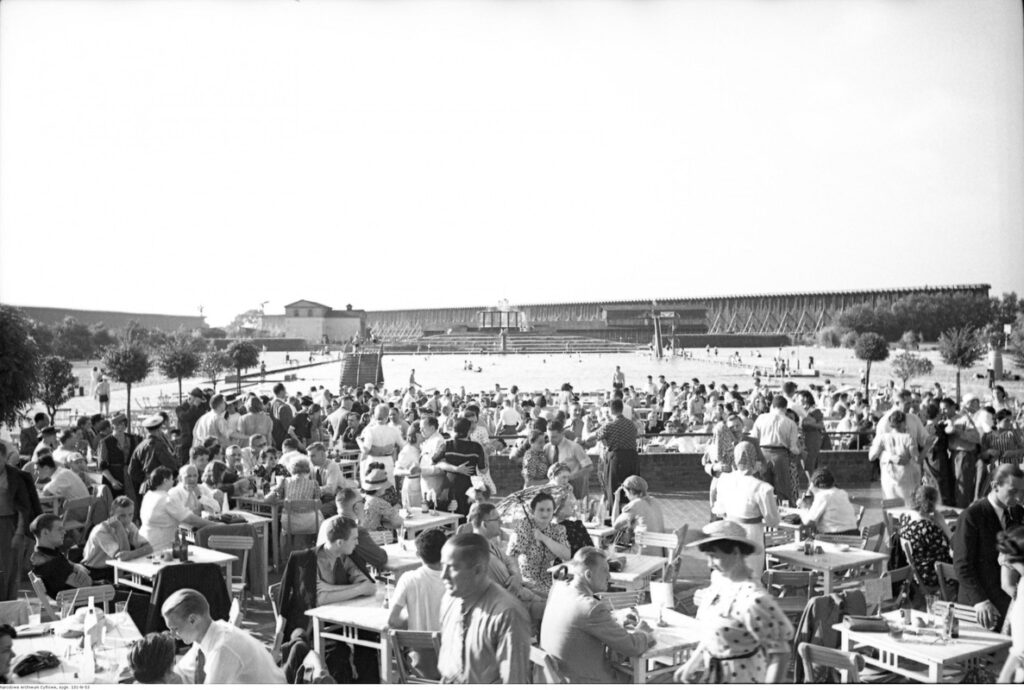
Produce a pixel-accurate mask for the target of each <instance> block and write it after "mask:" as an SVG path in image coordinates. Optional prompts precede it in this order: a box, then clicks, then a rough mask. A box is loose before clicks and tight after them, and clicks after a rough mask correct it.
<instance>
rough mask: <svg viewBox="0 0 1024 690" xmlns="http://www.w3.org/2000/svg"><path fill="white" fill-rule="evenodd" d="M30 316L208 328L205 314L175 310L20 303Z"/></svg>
mask: <svg viewBox="0 0 1024 690" xmlns="http://www.w3.org/2000/svg"><path fill="white" fill-rule="evenodd" d="M18 309H20V310H21V311H23V312H24V313H25V315H26V316H28V317H29V318H30V319H34V320H36V321H38V322H40V323H45V324H47V325H54V324H58V323H60V322H61V321H63V320H64V318H65V317H67V316H70V317H72V318H74V319H75V321H77V322H78V323H80V324H84V325H86V326H91V325H93V324H100V323H101V324H103V326H104V327H106V329H107V330H108V331H118V330H121V329H122V328H124V327H125V326H127V325H128V322H129V321H135V322H137V323H138V324H139V325H140V326H142V327H143V328H156V329H159V330H162V331H166V332H168V333H169V332H171V331H176V330H178V329H179V328H182V327H184V328H185V329H186V330H188V331H194V330H198V329H203V328H206V318H205V317H203V316H181V315H175V314H136V313H133V312H123V311H93V310H91V309H64V308H61V307H18Z"/></svg>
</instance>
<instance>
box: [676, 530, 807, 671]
mask: <svg viewBox="0 0 1024 690" xmlns="http://www.w3.org/2000/svg"><path fill="white" fill-rule="evenodd" d="M702 533H703V537H702V538H701V539H698V540H697V541H694V542H692V543H691V544H690V545H689V546H690V547H695V548H698V549H700V551H701V553H704V554H706V555H707V559H708V566H709V568H710V569H711V572H712V579H711V586H710V587H709V588H708V589H706V590H704V591H703V597H702V598H701V604H700V607H699V608H698V609H697V616H696V617H697V621H698V622H699V623H700V642H699V644H698V646H697V648H696V649H695V650H694V652H693V654H692V655H691V656H690V660H689V661H687V662H686V664H684V665H683V666H682V667H681V668H680V669H679V670H678V671H676V674H675V679H676V681H677V682H686V683H781V682H782V681H783V679H784V677H785V673H786V666H787V664H788V661H789V654H790V645H791V644H792V640H793V625H792V624H791V623H790V622H789V620H788V619H787V618H786V614H784V613H783V612H782V610H781V609H780V608H779V606H778V604H777V603H776V602H775V600H774V599H773V598H772V597H771V595H770V594H768V593H767V592H766V591H765V590H764V588H763V587H762V586H761V583H760V582H759V581H758V580H756V579H755V578H754V577H753V574H752V573H751V572H750V568H749V567H748V566H747V560H746V559H747V557H748V556H750V555H751V554H752V553H754V549H755V548H756V545H755V544H754V543H753V542H752V541H750V539H748V538H747V533H746V531H745V530H744V529H743V526H742V525H740V524H739V523H736V522H733V521H731V520H718V521H716V522H712V523H711V524H709V525H707V526H706V527H704V529H703V530H702Z"/></svg>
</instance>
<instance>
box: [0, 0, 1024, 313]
mask: <svg viewBox="0 0 1024 690" xmlns="http://www.w3.org/2000/svg"><path fill="white" fill-rule="evenodd" d="M1022 54H1024V38H1022V17H1021V3H1020V1H1019V0H949V1H944V0H927V1H918V2H909V1H907V0H880V1H877V2H869V1H867V0H805V1H787V0H705V1H701V2H698V1H690V2H686V1H683V0H680V1H677V2H669V1H659V0H618V1H613V0H608V1H593V2H590V1H584V0H536V1H531V0H516V1H515V2H511V1H505V0H503V1H490V0H461V1H452V2H439V1H432V0H415V1H414V0H392V1H383V0H380V1H378V0H372V1H371V0H333V1H317V0H253V1H247V2H243V1H240V0H234V1H230V2H227V1H223V2H221V1H216V0H206V1H203V2H195V1H194V0H188V1H178V0H161V1H157V0H152V1H148V2H135V1H130V0H118V1H116V2H92V1H89V0H49V1H48V0H30V1H26V0H3V2H2V3H0V301H3V302H8V303H14V304H27V305H45V306H67V307H75V308H92V309H114V310H122V311H156V312H168V313H181V314H194V313H196V311H197V307H198V305H204V307H205V313H206V315H207V316H208V317H209V321H210V322H211V323H212V324H218V323H225V322H227V321H228V320H230V318H231V317H232V316H233V315H234V314H236V313H239V312H241V311H244V310H246V309H252V308H256V307H257V306H258V305H259V303H260V302H263V301H268V302H269V304H268V305H267V311H268V313H272V312H280V311H281V310H282V309H281V308H282V306H283V305H284V304H285V303H287V302H290V301H293V300H296V299H299V298H306V299H312V300H315V301H319V302H324V303H326V304H330V305H332V306H335V307H343V306H344V304H345V303H346V302H351V303H353V304H354V305H356V306H357V307H362V308H366V309H387V308H401V307H429V306H451V305H490V304H495V303H497V302H498V300H500V299H503V298H507V299H509V300H510V301H511V302H512V303H513V304H515V303H530V302H553V301H589V300H598V299H642V298H651V297H682V296H702V295H716V294H735V293H749V292H779V291H786V292H790V291H828V290H848V289H857V288H882V287H903V286H916V285H924V284H931V285H937V284H949V283H966V282H971V283H973V282H986V283H990V284H991V285H992V286H993V292H994V293H996V294H998V293H1000V292H1003V291H1009V290H1016V291H1018V292H1019V293H1024V271H1021V269H1020V266H1021V260H1022V259H1024V231H1022V229H1024V225H1022V220H1024V200H1022V190H1024V59H1022Z"/></svg>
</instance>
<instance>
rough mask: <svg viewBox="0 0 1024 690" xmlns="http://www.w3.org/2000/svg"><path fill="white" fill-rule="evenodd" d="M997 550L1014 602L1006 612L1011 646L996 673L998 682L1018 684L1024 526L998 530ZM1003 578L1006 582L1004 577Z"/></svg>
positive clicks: (1023, 638) (1022, 657)
mask: <svg viewBox="0 0 1024 690" xmlns="http://www.w3.org/2000/svg"><path fill="white" fill-rule="evenodd" d="M996 549H997V550H998V551H999V562H1000V564H1001V565H1002V568H1003V573H1004V574H1006V575H1009V576H1010V578H1009V579H1015V580H1016V585H1015V588H1016V589H1015V596H1014V597H1013V603H1012V604H1011V605H1010V609H1009V611H1008V612H1007V614H1006V615H1007V619H1008V622H1009V624H1010V637H1012V638H1013V645H1012V646H1011V647H1010V652H1009V655H1008V657H1007V659H1006V663H1005V664H1004V665H1003V669H1002V671H1001V672H1000V674H999V682H1000V683H1021V682H1024V577H1022V575H1024V527H1022V526H1018V527H1014V528H1012V529H1008V530H1004V531H1002V532H1000V533H999V535H998V536H997V541H996ZM1007 571H1009V572H1007ZM1003 579H1004V583H1005V582H1006V580H1007V578H1006V577H1004V578H1003Z"/></svg>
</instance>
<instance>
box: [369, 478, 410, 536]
mask: <svg viewBox="0 0 1024 690" xmlns="http://www.w3.org/2000/svg"><path fill="white" fill-rule="evenodd" d="M366 469H367V471H366V473H365V474H364V475H363V477H362V482H361V483H362V487H363V493H364V494H366V509H365V510H366V513H365V515H364V517H363V525H362V526H363V527H365V528H366V529H368V530H369V531H371V532H377V531H380V530H390V529H393V530H398V529H401V528H402V524H403V520H402V516H401V515H400V514H399V512H398V509H397V508H395V506H393V505H391V504H390V503H389V502H388V501H386V500H385V499H384V497H383V496H382V495H381V494H383V493H384V490H385V489H386V488H387V487H388V472H387V469H386V468H385V467H384V463H381V462H371V463H370V464H369V465H368V466H367V468H366Z"/></svg>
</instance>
